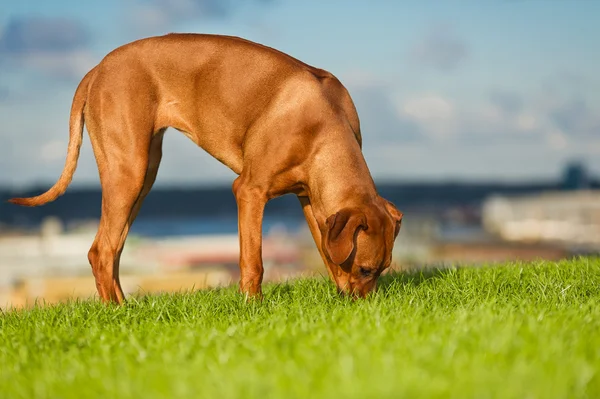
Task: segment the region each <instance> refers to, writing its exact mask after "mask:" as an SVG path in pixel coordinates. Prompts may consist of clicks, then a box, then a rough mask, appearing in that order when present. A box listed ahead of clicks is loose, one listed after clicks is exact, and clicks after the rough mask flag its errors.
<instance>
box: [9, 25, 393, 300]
mask: <svg viewBox="0 0 600 399" xmlns="http://www.w3.org/2000/svg"><path fill="white" fill-rule="evenodd" d="M84 123H85V124H86V125H87V130H88V132H89V136H90V141H91V143H92V147H93V150H94V155H95V158H96V162H97V165H98V170H99V173H100V183H101V186H102V212H101V218H100V224H99V228H98V232H97V234H96V238H95V240H94V242H93V244H92V247H91V249H90V251H89V254H88V259H89V262H90V265H91V266H92V271H93V273H94V277H95V280H96V287H97V289H98V293H99V295H100V296H101V298H102V299H103V300H104V301H106V302H110V301H115V302H118V303H122V302H123V300H124V295H123V291H122V289H121V285H120V282H119V259H120V257H121V252H122V250H123V245H124V244H125V240H126V238H127V234H128V232H129V229H130V227H131V224H132V223H133V221H134V220H135V217H136V216H137V214H138V212H139V210H140V207H141V205H142V202H143V201H144V198H145V197H146V195H147V194H148V192H149V191H150V189H151V188H152V185H153V183H154V180H155V178H156V174H157V172H158V167H159V164H160V160H161V156H162V142H163V135H164V132H165V130H166V129H167V128H168V127H173V128H175V129H177V130H179V131H181V132H183V134H185V135H186V136H187V137H189V138H190V139H191V140H192V141H193V142H195V143H196V144H197V145H198V146H200V147H201V148H203V149H204V150H206V151H207V152H208V153H209V154H211V155H212V156H213V157H215V158H216V159H217V160H219V161H220V162H222V163H223V164H225V165H226V166H228V167H229V168H230V169H231V170H233V171H234V172H235V173H236V174H237V175H238V177H237V178H236V179H235V180H234V182H233V194H234V195H235V199H236V202H237V207H238V230H239V240H240V270H241V278H240V290H241V292H242V293H244V294H246V295H248V296H259V297H260V296H262V291H261V284H262V278H263V262H262V255H261V252H262V220H263V210H264V207H265V204H266V203H267V201H269V200H270V199H271V198H274V197H277V196H280V195H283V194H286V193H294V194H296V195H297V196H298V198H299V200H300V203H301V205H302V208H303V211H304V216H305V217H306V221H307V223H308V226H309V227H310V231H311V233H312V236H313V239H314V241H315V243H316V245H317V248H318V250H319V253H320V254H321V257H322V258H323V261H324V263H325V265H326V266H327V270H328V273H329V275H330V277H331V278H332V279H333V281H334V282H335V284H336V286H337V288H338V290H339V291H340V292H341V293H345V294H351V295H353V296H355V297H364V296H366V295H367V294H368V293H369V292H371V291H372V290H373V289H374V288H375V287H376V284H377V280H378V278H379V275H380V274H381V272H382V271H383V270H385V269H386V268H387V267H389V265H390V263H391V257H392V248H393V245H394V241H395V239H396V236H397V235H398V232H399V230H400V225H401V221H402V213H401V212H400V211H398V210H397V209H396V207H395V206H394V205H393V204H392V203H391V202H389V201H387V200H385V199H383V198H382V197H380V196H379V195H378V194H377V191H376V187H375V183H374V182H373V179H372V177H371V174H370V172H369V169H368V167H367V164H366V162H365V159H364V157H363V154H362V138H361V133H360V126H359V118H358V115H357V112H356V109H355V107H354V104H353V101H352V99H351V97H350V95H349V93H348V91H347V90H346V88H345V87H344V86H343V85H342V84H341V83H340V81H339V80H338V79H337V78H336V77H335V76H333V75H332V74H331V73H329V72H327V71H325V70H323V69H318V68H314V67H312V66H310V65H307V64H305V63H303V62H301V61H299V60H297V59H295V58H293V57H291V56H289V55H287V54H284V53H282V52H279V51H277V50H274V49H272V48H269V47H266V46H263V45H260V44H257V43H253V42H251V41H248V40H244V39H241V38H237V37H230V36H219V35H202V34H169V35H165V36H159V37H151V38H146V39H142V40H138V41H135V42H132V43H129V44H126V45H124V46H122V47H119V48H117V49H116V50H114V51H112V52H111V53H109V54H108V55H107V56H106V57H105V58H104V59H103V60H102V61H101V62H100V63H99V64H98V65H97V66H96V67H94V68H93V69H92V70H91V71H90V72H88V73H87V75H86V76H85V77H84V78H83V80H82V81H81V83H80V84H79V86H78V87H77V90H76V92H75V95H74V98H73V104H72V107H71V116H70V126H69V127H70V136H69V145H68V151H67V157H66V162H65V167H64V169H63V171H62V174H61V176H60V178H59V179H58V181H57V182H56V184H55V185H54V186H53V187H52V188H50V189H49V190H48V191H47V192H45V193H43V194H41V195H38V196H35V197H30V198H14V199H12V200H10V201H11V202H13V203H15V204H19V205H25V206H38V205H42V204H45V203H47V202H50V201H53V200H55V199H56V198H57V197H58V196H60V195H62V194H63V193H64V192H65V190H66V189H67V186H68V185H69V184H70V182H71V180H72V178H73V174H74V172H75V169H76V166H77V160H78V158H79V149H80V147H81V142H82V136H83V125H84Z"/></svg>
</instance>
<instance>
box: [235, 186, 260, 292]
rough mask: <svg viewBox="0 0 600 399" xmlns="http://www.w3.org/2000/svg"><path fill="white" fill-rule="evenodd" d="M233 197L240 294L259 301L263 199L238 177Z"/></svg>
mask: <svg viewBox="0 0 600 399" xmlns="http://www.w3.org/2000/svg"><path fill="white" fill-rule="evenodd" d="M233 193H234V195H235V199H236V202H237V206H238V232H239V238H240V274H241V276H240V290H241V292H242V293H244V294H245V295H246V297H262V290H261V284H262V279H263V262H262V220H263V213H264V209H265V205H266V203H267V196H266V193H265V191H264V190H262V189H260V188H258V187H256V186H253V185H251V184H249V183H247V182H245V181H244V179H243V177H242V176H240V177H238V178H237V179H236V180H235V181H234V182H233Z"/></svg>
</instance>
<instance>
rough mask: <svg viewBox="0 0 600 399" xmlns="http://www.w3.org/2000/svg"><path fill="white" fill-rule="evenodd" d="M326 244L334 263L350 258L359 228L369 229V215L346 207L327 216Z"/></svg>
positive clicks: (338, 263)
mask: <svg viewBox="0 0 600 399" xmlns="http://www.w3.org/2000/svg"><path fill="white" fill-rule="evenodd" d="M326 223H327V226H326V228H327V230H326V232H325V237H324V240H323V241H324V242H323V244H324V246H325V249H326V250H327V254H328V255H329V258H330V259H331V261H332V262H333V263H335V264H336V265H341V264H342V263H344V262H345V261H347V260H348V258H349V257H350V255H351V254H352V251H354V245H355V242H356V233H357V232H358V229H359V228H361V227H362V228H363V229H365V230H366V229H367V217H366V216H365V214H364V213H362V212H361V211H359V210H357V209H349V208H345V209H342V210H340V211H339V212H336V213H335V214H334V215H331V216H329V217H328V218H327V221H326Z"/></svg>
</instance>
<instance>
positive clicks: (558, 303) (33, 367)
mask: <svg viewBox="0 0 600 399" xmlns="http://www.w3.org/2000/svg"><path fill="white" fill-rule="evenodd" d="M599 288H600V259H590V258H582V259H578V260H574V261H564V262H560V263H550V262H548V263H546V262H540V263H532V264H519V263H515V264H506V265H503V266H499V267H485V268H459V269H447V270H437V271H434V272H429V273H419V272H414V273H400V274H395V275H389V276H386V277H385V278H384V279H383V281H382V283H381V286H380V290H379V291H378V293H377V294H376V295H374V296H373V297H371V298H368V299H367V300H363V301H356V302H353V301H351V300H347V299H344V298H340V297H338V296H337V295H336V293H335V290H334V288H333V286H332V285H331V284H330V283H329V282H328V281H326V280H325V279H319V278H315V279H303V280H297V281H293V282H291V283H288V284H280V285H275V284H271V285H266V287H265V295H266V296H265V300H264V301H263V302H262V303H256V302H252V303H244V301H243V299H242V298H241V296H240V295H238V294H237V292H236V289H235V288H234V287H231V288H227V289H220V290H210V291H200V292H193V293H185V294H177V295H161V296H147V297H141V298H138V299H132V298H130V300H129V302H128V304H127V305H126V306H124V307H117V306H111V307H106V306H103V305H102V304H100V303H98V302H93V301H90V302H79V303H76V302H73V303H69V304H65V305H59V306H52V307H38V308H34V309H31V310H26V311H11V312H5V313H4V314H2V316H1V318H0V397H2V398H86V397H103V398H107V397H115V398H116V397H118V398H234V397H236V398H271V397H278V398H336V397H338V398H400V397H405V398H419V397H423V398H436V397H439V398H452V397H453V398H492V397H501V398H567V397H568V398H579V397H590V398H594V397H596V398H597V397H600V374H599V373H600V291H599Z"/></svg>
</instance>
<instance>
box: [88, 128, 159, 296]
mask: <svg viewBox="0 0 600 399" xmlns="http://www.w3.org/2000/svg"><path fill="white" fill-rule="evenodd" d="M130 122H131V121H130ZM122 125H123V129H122V130H121V131H119V130H117V129H115V126H112V129H107V128H106V127H101V128H100V129H94V126H93V125H92V130H90V129H89V128H88V130H90V138H91V141H92V145H93V148H94V154H95V156H96V160H97V162H98V169H99V172H100V183H101V185H102V213H101V217H100V225H99V228H98V233H97V234H96V238H95V240H94V243H93V244H92V247H91V249H90V251H89V253H88V259H89V261H90V265H91V266H92V271H93V273H94V277H95V279H96V288H97V289H98V294H99V295H100V297H101V298H102V300H104V301H105V302H111V301H112V302H117V303H122V302H123V301H124V294H123V290H122V288H121V284H120V280H119V261H120V258H121V252H122V251H123V246H124V245H125V240H126V238H127V234H128V233H129V229H130V227H131V225H132V223H133V221H134V219H135V217H136V216H137V213H138V212H139V210H140V207H141V205H142V201H143V200H144V197H145V196H146V195H147V194H148V192H149V191H150V189H151V187H152V184H153V183H154V180H155V178H156V174H157V172H158V165H159V163H160V158H161V155H162V137H163V132H162V131H161V132H158V133H157V134H156V135H154V137H153V135H152V131H151V127H150V126H144V124H143V123H123V124H122ZM92 132H93V133H94V134H92Z"/></svg>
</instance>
